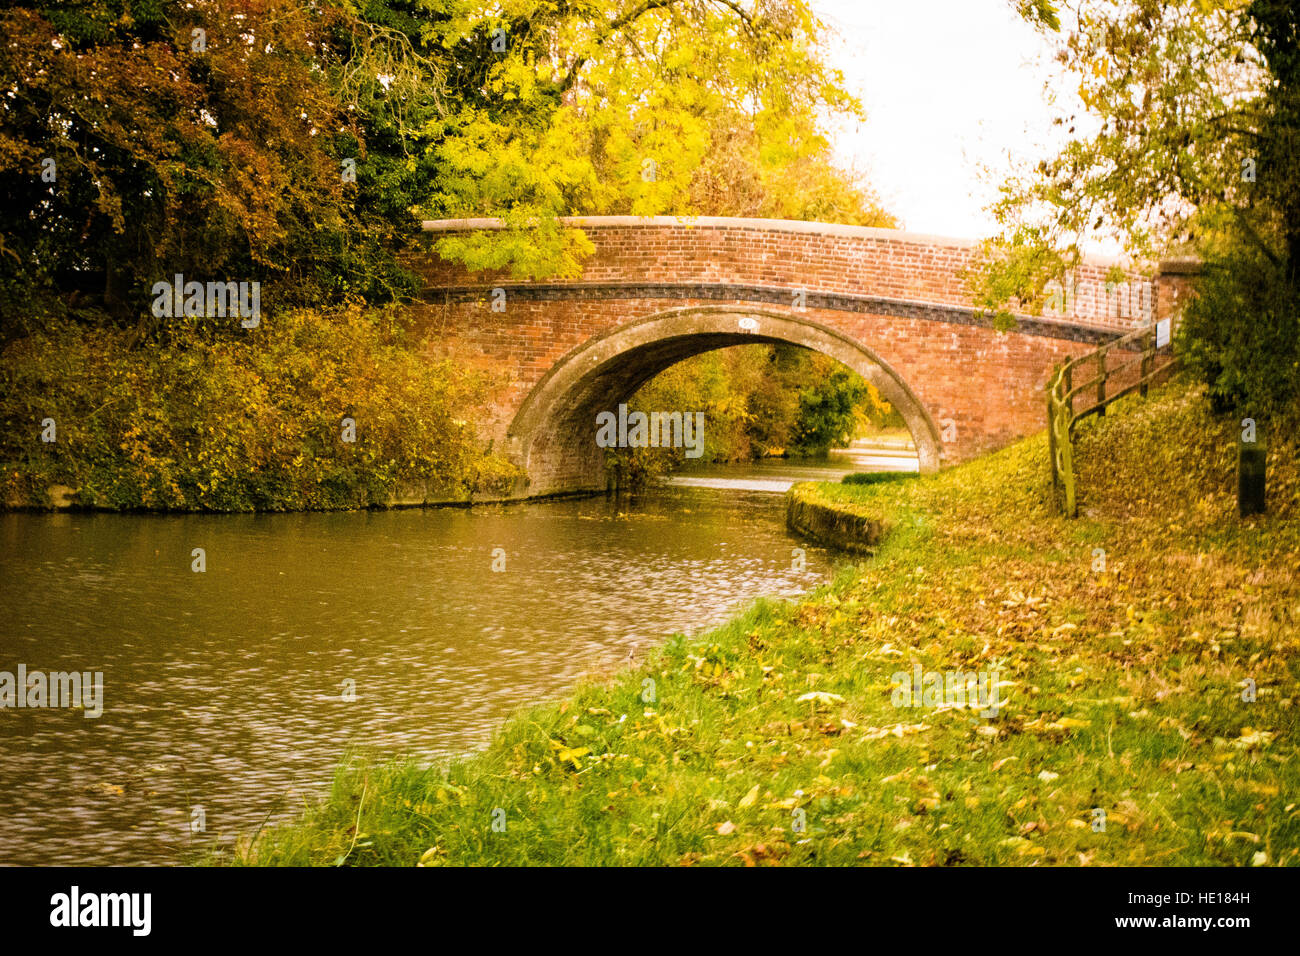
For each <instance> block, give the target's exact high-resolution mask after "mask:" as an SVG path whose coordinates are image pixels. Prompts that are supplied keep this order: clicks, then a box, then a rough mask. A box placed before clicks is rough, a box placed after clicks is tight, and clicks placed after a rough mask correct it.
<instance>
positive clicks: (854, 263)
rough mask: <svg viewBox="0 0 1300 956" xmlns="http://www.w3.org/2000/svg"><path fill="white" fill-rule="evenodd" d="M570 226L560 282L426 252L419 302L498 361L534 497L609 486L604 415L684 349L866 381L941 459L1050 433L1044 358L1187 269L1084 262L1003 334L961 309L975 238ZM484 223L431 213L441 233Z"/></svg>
mask: <svg viewBox="0 0 1300 956" xmlns="http://www.w3.org/2000/svg"><path fill="white" fill-rule="evenodd" d="M567 222H568V223H570V224H571V225H574V226H578V227H580V228H582V229H583V231H584V232H585V233H586V235H587V236H588V237H589V238H590V239H591V241H592V242H593V243H594V245H595V247H596V248H595V253H594V254H593V255H592V256H591V257H590V258H588V259H587V260H586V261H585V263H584V267H583V271H582V274H581V275H580V276H578V277H577V278H575V279H572V280H562V281H546V282H524V283H521V282H518V281H512V280H510V279H509V278H508V277H506V276H505V275H503V274H493V273H468V272H466V271H465V270H464V269H463V268H462V267H460V266H458V265H456V264H453V263H450V262H447V261H445V260H443V259H442V258H441V257H439V256H438V255H437V254H436V253H433V252H432V251H429V252H427V253H426V254H424V255H423V256H422V257H421V259H420V261H419V262H418V264H417V265H418V268H419V269H420V271H421V272H422V274H423V276H424V277H425V278H426V280H427V290H426V292H425V295H424V296H423V298H422V301H421V302H420V303H418V304H417V306H416V309H417V311H418V312H419V313H422V315H421V318H422V319H423V321H424V322H425V323H427V325H428V326H429V327H430V328H431V331H433V332H434V333H435V339H436V340H437V341H438V342H439V343H440V344H441V346H442V347H445V348H446V350H447V352H448V353H449V354H453V355H455V356H457V357H458V359H460V360H462V361H465V360H468V361H477V362H480V363H482V364H483V365H485V366H489V367H491V368H495V369H500V368H501V367H502V366H505V367H506V368H508V369H509V370H510V372H511V376H512V379H513V380H512V382H511V383H510V384H509V385H508V386H507V387H505V388H504V389H503V390H502V391H501V393H500V394H499V395H498V397H497V400H496V401H495V402H494V403H493V405H492V406H491V407H490V408H488V409H486V415H487V426H488V429H489V434H490V435H491V437H492V438H493V439H494V441H495V444H496V447H497V448H498V449H499V450H500V449H504V451H505V452H506V454H507V455H508V456H509V457H510V458H511V459H513V460H514V461H515V462H516V463H517V464H519V465H521V466H522V467H523V468H524V469H525V470H526V471H527V472H528V475H529V485H528V487H527V489H526V491H525V493H526V494H528V495H545V494H555V493H562V492H569V491H581V490H603V489H604V488H605V482H606V478H605V473H604V467H603V452H602V450H601V449H600V448H598V447H597V445H596V442H595V435H596V415H597V413H598V412H600V411H604V410H613V409H615V408H616V407H617V406H618V404H619V403H620V402H623V401H626V400H627V399H628V398H630V397H631V396H632V395H633V394H634V393H635V392H636V390H637V389H638V388H640V387H641V385H643V384H644V383H645V382H647V381H648V380H649V379H650V378H652V377H653V376H654V375H656V374H657V373H658V372H660V371H662V370H663V369H666V368H668V367H669V366H671V365H673V364H675V363H677V362H680V361H681V360H682V359H685V358H688V357H690V356H692V355H696V354H698V353H700V352H705V351H709V350H711V349H717V348H723V347H726V346H731V345H741V344H745V343H753V342H769V343H770V342H786V343H791V344H794V345H799V346H804V347H806V348H810V349H816V350H817V351H819V352H824V353H825V354H827V355H829V356H831V357H832V358H835V359H838V360H839V361H840V362H842V363H843V364H845V365H847V366H848V367H849V368H851V369H853V370H854V371H855V372H857V373H858V374H860V375H861V376H862V377H863V378H865V379H867V380H868V381H870V382H873V383H874V384H875V385H876V387H877V388H878V389H879V390H880V393H881V395H882V396H883V397H884V398H886V399H887V400H888V401H889V402H890V403H892V404H893V405H894V407H896V408H897V409H898V410H899V411H900V412H901V414H902V416H903V419H904V420H905V421H906V423H907V425H908V427H909V429H910V430H911V433H912V438H913V441H914V442H915V444H916V449H917V455H918V458H919V460H920V467H921V470H922V471H934V470H936V469H938V468H939V467H941V466H943V465H946V464H950V463H953V462H958V461H963V460H965V459H969V458H972V457H974V456H976V455H979V454H981V453H983V452H985V451H989V450H991V449H994V448H997V447H999V446H1001V445H1004V444H1006V443H1008V442H1010V441H1012V440H1014V439H1016V438H1019V437H1021V436H1024V435H1027V434H1030V433H1032V432H1034V431H1037V430H1039V429H1040V428H1042V427H1044V415H1045V411H1044V409H1045V401H1046V398H1045V393H1044V385H1045V383H1046V381H1047V378H1048V376H1049V374H1050V373H1051V370H1052V367H1053V365H1054V364H1056V363H1058V362H1061V361H1063V360H1065V359H1066V358H1069V357H1071V356H1074V355H1078V354H1080V353H1082V352H1086V351H1088V350H1090V349H1091V348H1093V347H1095V346H1096V345H1097V344H1100V343H1102V342H1105V341H1107V340H1109V339H1111V338H1114V337H1115V336H1116V335H1117V334H1119V333H1122V332H1124V331H1127V330H1129V329H1132V328H1134V327H1136V326H1138V325H1142V324H1145V323H1146V322H1147V321H1149V318H1148V316H1150V315H1151V314H1153V313H1154V315H1155V316H1156V317H1157V318H1163V317H1165V316H1166V315H1169V314H1172V313H1173V310H1174V308H1175V305H1176V303H1177V301H1178V299H1179V298H1180V296H1181V295H1182V294H1183V292H1184V289H1185V281H1186V278H1187V277H1186V275H1185V274H1184V271H1185V270H1183V269H1181V268H1180V263H1178V262H1172V263H1166V264H1164V266H1163V268H1162V271H1160V272H1159V273H1158V274H1157V275H1155V276H1154V277H1151V276H1143V275H1139V274H1137V273H1126V276H1127V277H1128V279H1129V280H1131V281H1132V282H1133V285H1132V286H1130V285H1128V284H1121V285H1120V286H1119V289H1120V291H1121V292H1122V293H1123V294H1119V295H1115V294H1111V295H1110V296H1109V297H1108V296H1107V295H1106V294H1105V292H1104V291H1103V290H1105V288H1106V286H1105V284H1106V280H1107V278H1108V275H1109V274H1110V273H1111V268H1112V266H1113V263H1111V262H1109V261H1102V260H1090V261H1088V262H1087V263H1086V264H1085V265H1084V266H1083V267H1082V268H1081V269H1080V270H1079V271H1078V272H1076V273H1075V276H1074V285H1073V286H1072V289H1073V291H1074V294H1073V295H1072V296H1069V297H1068V298H1067V297H1063V302H1062V305H1063V307H1062V308H1061V309H1059V310H1058V311H1059V312H1060V313H1061V314H1060V316H1059V317H1056V316H1053V317H1031V316H1020V317H1018V323H1017V327H1016V328H1015V330H1013V331H1010V332H999V331H997V330H995V329H994V328H992V323H991V320H990V319H989V318H987V317H985V316H983V315H981V314H980V313H979V312H977V310H975V309H973V308H972V307H971V305H970V302H971V299H970V296H969V294H968V292H967V291H966V285H965V281H964V279H963V276H962V272H963V270H964V269H965V268H966V267H967V266H968V265H969V264H970V262H971V258H972V255H973V253H974V251H975V243H973V242H967V241H962V240H956V239H944V238H939V237H935V236H923V235H917V234H913V233H908V232H902V231H898V230H893V229H870V228H863V227H856V226H841V225H832V224H827V223H816V222H793V221H786V220H767V219H723V218H698V219H675V218H670V217H656V218H637V217H631V216H609V217H588V218H575V219H570V220H568V221H567ZM496 228H501V224H500V222H499V221H497V220H491V219H470V220H463V219H462V220H444V221H438V222H426V223H425V224H424V229H425V231H426V232H427V233H428V234H430V236H431V238H435V239H436V238H438V237H440V236H444V235H447V234H449V233H455V232H467V231H472V230H480V229H496ZM430 245H432V244H430ZM1144 280H1153V281H1149V284H1145V285H1138V283H1142V282H1144ZM494 303H495V308H494ZM664 411H674V410H673V409H664ZM681 411H689V409H681Z"/></svg>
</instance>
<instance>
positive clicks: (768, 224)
mask: <svg viewBox="0 0 1300 956" xmlns="http://www.w3.org/2000/svg"><path fill="white" fill-rule="evenodd" d="M559 221H560V222H562V223H564V224H565V225H568V226H577V227H579V228H589V229H601V228H611V229H613V228H622V229H627V228H655V227H664V226H681V227H685V228H697V229H740V230H746V231H750V232H790V233H802V234H805V235H817V236H830V237H832V238H843V239H879V240H884V241H888V242H902V243H912V244H915V245H925V246H946V247H948V248H951V249H973V248H975V247H976V246H977V245H979V242H980V240H978V239H959V238H956V237H953V236H939V235H933V234H931V233H924V232H908V231H907V230H905V229H886V228H881V227H879V226H847V225H844V224H842V223H833V222H807V221H805V220H801V219H744V218H741V217H738V216H561V217H560V220H559ZM420 225H421V228H422V229H423V230H424V231H425V232H474V231H476V230H480V229H504V228H505V222H504V221H503V220H501V219H494V218H488V219H426V220H424V221H423V222H422V223H421V224H420ZM1083 262H1084V264H1085V265H1089V266H1095V267H1097V268H1102V269H1107V268H1110V267H1112V266H1119V267H1121V268H1124V269H1130V268H1131V267H1130V265H1129V264H1128V260H1126V259H1123V258H1119V257H1115V256H1100V255H1088V256H1084V257H1083Z"/></svg>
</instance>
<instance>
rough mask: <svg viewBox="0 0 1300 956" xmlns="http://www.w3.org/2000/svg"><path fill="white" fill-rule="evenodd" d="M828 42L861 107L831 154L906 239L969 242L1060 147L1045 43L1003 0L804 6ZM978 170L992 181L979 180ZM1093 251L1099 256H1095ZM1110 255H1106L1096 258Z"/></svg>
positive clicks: (990, 227)
mask: <svg viewBox="0 0 1300 956" xmlns="http://www.w3.org/2000/svg"><path fill="white" fill-rule="evenodd" d="M812 5H813V8H814V9H815V10H816V12H817V13H818V15H819V16H820V17H821V18H822V20H824V21H825V22H826V24H827V25H828V26H829V27H830V28H831V31H832V32H833V33H834V34H836V36H835V38H834V42H833V46H832V49H831V51H830V60H831V62H832V63H833V64H834V65H835V66H836V67H838V68H839V69H840V70H841V71H842V72H843V73H844V78H845V81H846V85H847V87H848V89H849V90H850V91H851V92H853V93H854V94H855V95H857V96H858V97H859V98H860V99H861V100H862V103H863V105H864V106H865V108H866V112H867V120H866V122H865V123H863V124H861V125H860V126H857V124H846V125H845V126H843V127H840V128H836V129H835V130H834V139H833V141H834V144H835V147H836V152H837V155H838V157H839V159H840V160H841V162H843V163H844V164H845V165H848V166H852V167H853V168H855V169H857V170H858V171H859V172H861V173H863V174H864V175H865V177H866V178H867V180H868V181H869V182H870V183H871V184H872V185H873V186H874V187H875V188H876V190H877V192H879V194H880V197H881V199H882V200H883V202H884V205H885V208H886V209H888V210H889V211H890V212H892V213H894V214H895V215H896V216H898V217H899V218H901V219H902V221H903V226H904V227H905V228H906V229H909V230H912V231H914V232H925V233H934V234H937V235H944V236H957V237H962V238H968V239H977V238H981V237H984V236H988V235H992V234H993V233H994V232H995V231H996V228H995V225H994V222H993V219H992V217H991V216H989V215H988V214H987V213H986V212H985V211H984V209H985V207H986V206H987V205H988V204H989V203H990V202H992V201H993V200H994V199H995V198H996V196H997V184H998V183H999V182H1000V181H1001V179H1002V176H1003V175H1004V174H1005V173H1006V172H1007V171H1009V170H1010V168H1011V166H1010V162H1009V160H1008V158H1007V155H1008V151H1009V150H1010V151H1012V152H1014V153H1015V154H1016V155H1019V156H1029V157H1032V158H1033V159H1034V160H1037V159H1039V158H1043V157H1046V156H1050V155H1053V154H1055V152H1056V151H1057V149H1056V148H1055V147H1054V146H1052V145H1050V144H1052V143H1056V144H1059V143H1060V142H1061V139H1060V132H1059V129H1060V128H1059V127H1058V128H1053V127H1052V125H1051V120H1052V117H1053V116H1054V115H1056V113H1055V111H1054V110H1052V109H1049V107H1048V104H1047V102H1046V101H1045V99H1044V94H1043V83H1044V80H1045V79H1047V78H1048V77H1049V76H1050V75H1051V71H1050V52H1049V50H1048V44H1047V43H1046V41H1045V40H1044V39H1043V38H1041V37H1040V36H1039V35H1038V34H1037V33H1036V32H1035V31H1034V30H1033V29H1031V28H1030V27H1029V26H1028V25H1027V24H1026V23H1024V21H1022V20H1021V19H1020V18H1019V17H1018V16H1017V15H1016V14H1015V12H1014V11H1013V10H1012V9H1011V5H1010V4H1009V3H1008V2H1007V0H812ZM981 165H983V166H987V167H989V168H990V169H991V170H992V171H993V172H994V173H995V175H994V176H993V177H992V178H989V177H981V174H980V167H981ZM1099 251H1102V250H1099ZM1104 251H1111V250H1104Z"/></svg>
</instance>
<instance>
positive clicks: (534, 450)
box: [506, 305, 944, 495]
mask: <svg viewBox="0 0 1300 956" xmlns="http://www.w3.org/2000/svg"><path fill="white" fill-rule="evenodd" d="M760 342H761V343H785V344H791V345H798V346H802V347H804V348H808V349H812V350H814V351H818V352H821V353H823V354H825V355H828V356H830V357H831V358H834V359H836V360H837V361H839V362H841V363H842V364H843V365H845V366H847V367H848V368H850V369H852V370H853V371H854V372H857V373H858V374H859V375H861V376H862V377H863V378H864V379H866V380H867V381H868V382H871V383H872V384H873V385H874V386H875V387H876V388H877V389H878V390H879V391H880V394H881V396H882V397H883V398H884V399H885V400H886V401H888V402H889V403H890V404H892V405H893V406H894V407H895V408H896V409H898V411H899V413H900V414H901V415H902V417H903V420H904V422H906V424H907V427H908V428H909V429H910V431H911V433H912V439H913V442H914V443H915V445H916V450H917V457H918V459H919V463H920V469H921V471H922V472H933V471H937V470H938V468H939V466H940V465H941V464H942V463H943V461H944V451H943V443H942V441H941V439H940V434H939V431H938V429H937V428H936V427H935V423H934V420H933V419H932V418H931V416H930V413H929V412H928V411H927V410H926V408H925V406H924V404H923V403H922V402H921V401H920V400H919V399H918V398H917V396H916V395H915V394H914V393H913V391H912V389H911V388H910V387H909V386H908V384H907V383H906V382H905V381H904V380H903V378H902V376H900V375H899V374H898V373H897V372H896V371H895V370H894V369H893V368H892V367H891V366H890V365H889V364H888V363H887V362H886V361H885V360H884V359H882V358H881V357H880V356H879V355H877V354H875V353H874V352H873V351H872V350H871V349H869V348H867V347H866V346H865V345H863V344H862V343H861V342H858V341H856V340H854V339H853V338H850V337H849V336H847V335H845V334H844V333H842V332H838V331H836V330H835V329H832V328H830V327H828V326H826V325H822V324H821V323H818V322H815V321H811V320H810V319H807V318H805V317H802V316H800V315H798V314H796V313H792V312H784V311H778V310H774V309H764V308H756V307H751V306H746V305H720V306H693V307H687V308H678V309H669V310H666V311H662V312H656V313H654V314H651V315H648V316H644V317H641V318H639V319H636V320H634V321H632V322H629V323H626V324H623V325H619V326H616V327H614V328H612V329H609V330H607V331H605V332H603V333H601V334H599V335H596V336H595V337H593V338H591V339H588V340H587V341H586V342H584V343H583V344H581V345H579V346H577V347H576V348H574V349H572V350H571V351H570V352H569V353H568V354H567V355H565V356H563V357H562V358H561V359H560V360H559V361H558V362H556V363H555V364H554V366H552V368H551V369H550V371H548V372H547V374H546V375H545V376H544V377H543V378H542V379H541V380H540V381H539V382H538V383H537V384H536V385H535V386H534V387H533V388H532V390H531V391H530V392H529V393H528V396H527V397H526V398H525V399H524V401H523V404H522V405H521V406H520V408H519V411H518V413H517V414H516V415H515V417H514V420H513V421H512V423H511V424H510V426H509V429H508V431H507V434H506V447H507V450H508V453H509V454H510V456H511V457H512V458H514V460H515V461H516V462H517V463H518V464H519V465H521V466H522V467H523V468H524V469H525V470H526V471H527V472H528V474H529V476H530V480H531V484H530V486H529V488H528V494H530V495H545V494H548V493H554V492H558V491H578V490H602V489H604V488H605V480H606V479H605V473H604V452H603V450H602V449H601V448H599V447H597V445H596V442H595V436H596V415H597V413H599V412H601V411H606V410H613V409H615V408H616V407H617V405H618V404H619V403H620V402H625V401H627V400H628V399H629V398H631V397H632V396H633V395H634V394H635V393H636V392H637V390H638V389H639V388H640V387H641V386H642V385H644V384H645V383H646V382H648V381H649V380H650V379H651V378H653V377H654V376H655V375H657V374H658V373H659V372H661V371H663V370H664V369H666V368H669V367H670V366H672V365H675V364H677V363H678V362H680V361H682V360H683V359H687V358H690V357H691V356H693V355H699V354H700V353H703V352H709V351H713V350H714V349H720V348H726V347H728V346H732V345H746V344H754V343H760ZM665 411H673V409H665ZM678 411H689V409H678Z"/></svg>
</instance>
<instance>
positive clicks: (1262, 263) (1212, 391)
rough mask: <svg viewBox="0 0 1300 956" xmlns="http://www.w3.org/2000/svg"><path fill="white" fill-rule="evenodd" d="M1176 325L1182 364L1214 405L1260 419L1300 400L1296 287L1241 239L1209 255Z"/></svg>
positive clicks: (1299, 301)
mask: <svg viewBox="0 0 1300 956" xmlns="http://www.w3.org/2000/svg"><path fill="white" fill-rule="evenodd" d="M1196 292H1197V294H1196V295H1195V296H1194V297H1193V298H1192V300H1191V301H1190V302H1189V303H1188V305H1187V308H1186V309H1185V310H1184V313H1183V320H1182V324H1181V325H1180V327H1179V343H1178V344H1179V348H1180V351H1181V353H1182V355H1183V359H1184V362H1185V363H1186V365H1187V367H1188V368H1189V369H1190V370H1191V371H1192V372H1193V373H1194V374H1195V375H1196V376H1197V377H1198V378H1200V379H1201V380H1202V381H1203V382H1205V384H1206V385H1207V386H1208V388H1209V396H1210V399H1211V401H1212V402H1213V404H1214V407H1215V410H1216V411H1219V412H1232V413H1234V414H1237V415H1241V416H1245V417H1252V418H1257V419H1267V418H1273V417H1276V416H1278V415H1283V414H1285V413H1286V412H1287V410H1288V409H1291V408H1294V407H1296V404H1297V402H1298V401H1300V293H1298V292H1297V290H1296V288H1295V287H1294V286H1293V285H1290V284H1289V283H1288V282H1287V281H1286V279H1285V275H1284V272H1283V269H1282V267H1281V266H1279V265H1275V264H1274V263H1272V262H1270V261H1269V260H1268V259H1267V258H1265V257H1264V256H1262V255H1260V254H1259V253H1257V252H1253V251H1252V250H1250V249H1248V248H1245V247H1242V248H1240V249H1236V250H1233V251H1232V252H1231V253H1230V254H1225V255H1224V256H1222V257H1213V258H1211V257H1207V258H1206V262H1205V266H1204V271H1203V273H1202V275H1201V277H1200V279H1199V281H1198V282H1197V285H1196Z"/></svg>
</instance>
